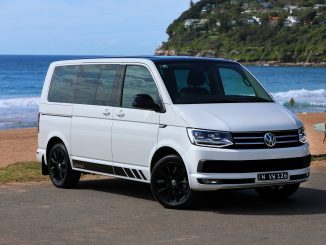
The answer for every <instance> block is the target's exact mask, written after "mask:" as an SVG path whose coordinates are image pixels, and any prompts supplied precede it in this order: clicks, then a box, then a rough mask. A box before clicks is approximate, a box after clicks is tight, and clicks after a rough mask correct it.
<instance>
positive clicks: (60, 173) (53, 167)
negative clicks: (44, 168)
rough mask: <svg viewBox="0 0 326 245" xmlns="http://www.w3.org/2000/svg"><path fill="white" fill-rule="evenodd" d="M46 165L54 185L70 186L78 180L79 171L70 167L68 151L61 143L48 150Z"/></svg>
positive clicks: (60, 186)
mask: <svg viewBox="0 0 326 245" xmlns="http://www.w3.org/2000/svg"><path fill="white" fill-rule="evenodd" d="M48 167H49V175H50V179H51V181H52V183H53V185H55V186H56V187H59V188H71V187H74V186H75V185H77V183H78V182H79V179H80V172H78V171H74V170H73V169H72V168H71V165H70V159H69V155H68V152H67V150H66V147H65V146H64V144H62V143H59V144H56V145H54V146H53V147H52V149H51V150H50V153H49V157H48Z"/></svg>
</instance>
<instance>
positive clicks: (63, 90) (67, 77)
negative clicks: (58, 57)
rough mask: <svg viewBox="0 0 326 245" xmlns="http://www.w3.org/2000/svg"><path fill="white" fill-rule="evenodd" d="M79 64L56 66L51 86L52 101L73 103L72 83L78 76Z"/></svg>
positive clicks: (50, 97)
mask: <svg viewBox="0 0 326 245" xmlns="http://www.w3.org/2000/svg"><path fill="white" fill-rule="evenodd" d="M78 72H79V68H78V66H59V67H56V68H55V71H54V73H53V76H52V81H51V84H50V88H49V94H48V100H49V101H50V102H62V103H72V101H73V92H72V84H73V83H74V81H75V80H76V78H77V75H78Z"/></svg>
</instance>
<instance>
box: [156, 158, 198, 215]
mask: <svg viewBox="0 0 326 245" xmlns="http://www.w3.org/2000/svg"><path fill="white" fill-rule="evenodd" d="M151 189H152V192H153V195H154V197H155V199H156V200H157V201H158V202H159V203H160V204H162V205H163V206H164V207H167V208H175V209H180V208H187V207H189V205H190V204H191V202H192V199H193V197H194V192H193V191H192V190H191V189H190V186H189V181H188V175H187V170H186V167H185V165H184V163H183V161H182V160H181V158H180V157H179V156H177V155H168V156H165V157H163V158H162V159H160V160H159V161H158V162H157V163H156V165H155V166H154V168H153V171H152V175H151Z"/></svg>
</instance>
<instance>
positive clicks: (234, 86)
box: [219, 68, 255, 96]
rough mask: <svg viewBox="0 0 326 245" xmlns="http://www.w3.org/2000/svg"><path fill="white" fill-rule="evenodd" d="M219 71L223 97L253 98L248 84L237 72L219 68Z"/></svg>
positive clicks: (253, 93) (252, 91)
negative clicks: (240, 96)
mask: <svg viewBox="0 0 326 245" xmlns="http://www.w3.org/2000/svg"><path fill="white" fill-rule="evenodd" d="M219 71H220V77H221V80H222V84H223V87H224V94H225V95H243V96H255V90H254V89H253V88H252V86H251V85H250V82H249V81H245V80H244V79H245V78H244V77H243V76H242V75H241V74H240V73H239V72H238V71H236V70H234V69H230V68H220V69H219Z"/></svg>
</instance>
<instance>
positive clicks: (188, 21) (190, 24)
mask: <svg viewBox="0 0 326 245" xmlns="http://www.w3.org/2000/svg"><path fill="white" fill-rule="evenodd" d="M198 22H199V20H198V19H186V20H185V22H184V27H185V28H186V29H189V28H191V27H193V26H194V25H195V24H196V23H198Z"/></svg>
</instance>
